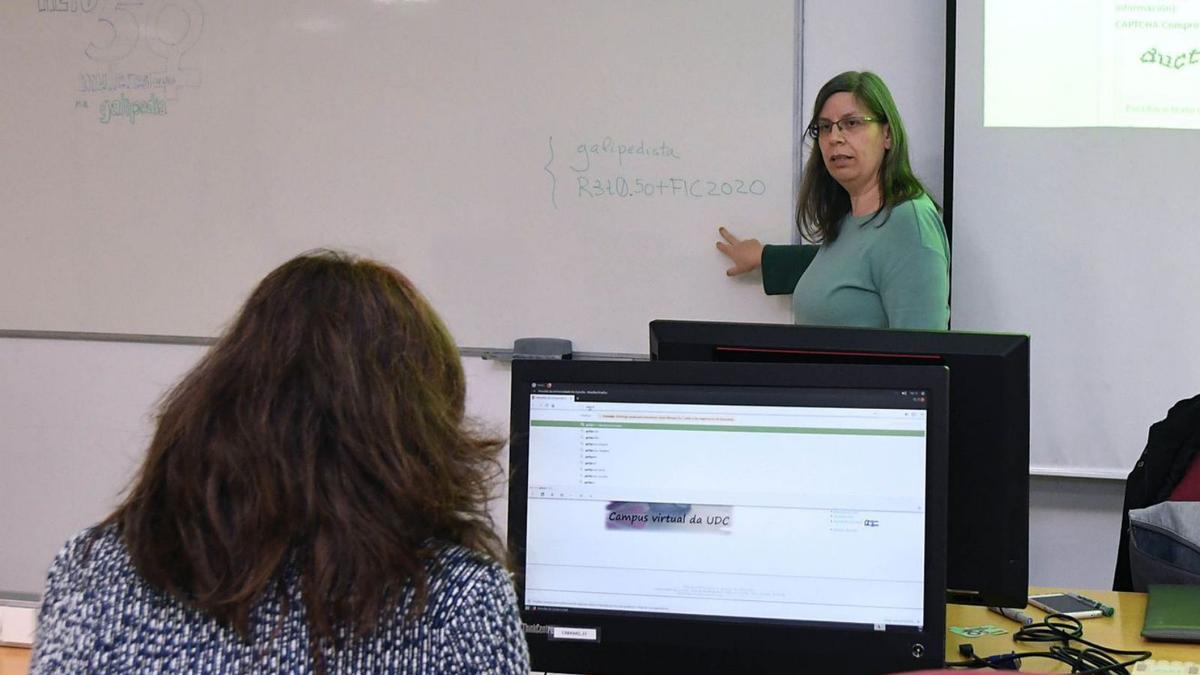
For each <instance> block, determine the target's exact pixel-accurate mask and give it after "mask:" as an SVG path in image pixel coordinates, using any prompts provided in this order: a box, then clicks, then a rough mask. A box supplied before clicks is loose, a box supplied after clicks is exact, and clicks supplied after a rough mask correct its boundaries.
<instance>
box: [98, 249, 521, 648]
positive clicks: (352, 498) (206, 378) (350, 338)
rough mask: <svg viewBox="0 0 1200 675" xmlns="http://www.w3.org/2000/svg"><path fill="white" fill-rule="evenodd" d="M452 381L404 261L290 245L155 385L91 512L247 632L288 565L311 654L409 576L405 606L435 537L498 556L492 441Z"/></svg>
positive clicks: (152, 576) (451, 348)
mask: <svg viewBox="0 0 1200 675" xmlns="http://www.w3.org/2000/svg"><path fill="white" fill-rule="evenodd" d="M464 392H465V383H464V376H463V371H462V366H461V362H460V359H459V354H458V350H457V348H456V347H455V345H454V342H453V340H452V339H451V337H450V335H449V333H448V332H447V330H446V328H445V326H443V325H442V322H441V321H440V320H439V319H438V317H437V315H436V314H435V313H434V311H433V310H432V308H431V307H430V306H429V304H428V303H427V302H426V301H425V299H424V298H423V297H421V295H420V294H419V293H418V292H417V291H416V289H415V288H414V287H413V286H412V284H411V283H409V281H408V280H407V279H406V278H405V277H404V276H403V275H401V274H400V273H399V272H397V271H396V270H394V269H392V268H390V267H387V266H385V265H382V264H379V263H376V262H372V261H368V260H360V259H355V258H352V257H349V256H347V255H345V254H341V253H336V252H329V251H320V252H315V253H311V254H306V255H302V256H300V257H297V258H295V259H293V260H291V261H289V262H287V263H285V264H284V265H282V266H281V267H279V268H278V269H276V270H275V271H273V272H271V273H270V275H268V276H267V277H266V278H265V279H264V280H263V281H262V283H260V284H259V286H258V288H257V289H255V290H254V292H253V293H252V294H251V296H250V298H249V299H248V300H247V302H246V304H245V306H244V307H243V308H242V310H241V312H240V314H239V315H238V316H237V318H236V319H235V320H234V322H233V324H232V326H231V327H230V328H229V330H228V332H227V333H226V334H225V335H224V336H223V337H221V338H220V340H219V341H218V342H217V343H216V345H215V346H213V347H212V349H211V350H210V351H209V352H208V353H207V355H206V356H205V357H204V358H203V360H202V361H201V362H200V364H199V365H198V366H197V367H196V368H195V369H194V370H193V371H192V372H191V373H190V374H188V375H187V376H186V378H185V379H183V380H182V381H181V382H180V383H179V384H178V385H177V386H176V387H175V388H174V390H172V391H171V392H170V393H169V394H168V395H167V397H166V398H165V399H164V401H163V403H162V406H161V410H160V414H159V419H158V428H157V431H156V433H155V434H154V437H153V440H152V442H151V444H150V448H149V451H148V453H147V456H146V459H145V463H144V464H143V465H142V467H141V470H140V474H139V475H138V476H137V477H136V479H135V480H134V484H133V485H132V487H131V488H130V491H129V493H128V495H127V497H126V498H125V500H124V501H123V503H122V504H121V505H120V506H119V507H118V508H117V509H116V511H115V512H114V513H112V514H111V515H110V516H109V517H108V519H107V520H106V521H105V523H104V524H107V525H114V526H115V527H116V528H117V531H118V532H119V534H120V536H121V537H122V539H123V540H124V542H125V545H126V547H127V549H128V551H129V554H130V556H131V558H132V562H133V564H134V566H135V567H136V569H137V570H138V572H140V573H141V575H142V576H143V577H144V578H145V579H146V580H147V581H148V582H150V583H151V584H153V585H155V586H157V587H159V588H162V589H165V590H167V591H169V592H170V593H172V594H174V595H175V596H177V597H179V598H180V599H181V600H182V601H183V602H184V603H185V604H187V605H190V606H192V607H195V608H198V609H200V610H203V611H204V612H206V613H208V614H210V615H212V616H214V617H215V618H217V619H218V620H220V621H221V622H223V623H225V624H226V625H229V626H232V627H233V628H235V629H236V630H237V632H238V633H239V634H241V635H242V637H243V638H247V639H248V636H249V627H248V626H249V622H250V617H249V614H250V612H251V610H252V608H253V607H254V604H255V602H256V601H257V600H258V599H260V598H261V597H262V596H263V594H264V592H266V591H268V587H269V586H270V585H271V584H272V583H275V582H276V579H277V574H278V572H279V570H280V569H281V568H282V567H283V566H284V565H285V564H287V565H294V569H295V570H296V571H297V572H298V574H299V580H300V586H301V589H302V591H303V593H302V597H303V602H304V605H305V610H306V616H307V621H308V624H309V626H310V629H311V637H312V638H313V643H310V649H311V650H313V652H314V654H315V650H316V647H315V642H316V641H318V640H322V639H325V638H330V637H334V636H336V635H338V634H341V633H342V631H343V630H344V629H349V630H350V631H351V632H352V633H356V634H360V635H361V634H366V633H367V632H369V631H370V630H372V629H373V627H374V626H375V625H376V624H377V622H378V620H379V617H380V616H381V613H382V612H385V611H387V610H389V609H393V608H395V607H397V606H398V603H399V601H400V600H401V599H402V596H403V595H404V593H406V592H407V589H409V588H411V589H414V590H413V593H414V598H415V601H414V603H413V604H412V605H411V609H412V610H414V611H420V609H421V607H422V606H423V603H424V601H425V599H426V597H427V590H428V589H427V581H428V575H427V571H426V566H427V565H428V564H429V562H430V561H431V560H432V559H433V558H434V556H435V554H436V547H437V545H439V543H449V544H458V545H461V546H464V547H466V548H468V549H471V550H474V551H478V552H480V553H483V554H485V555H487V556H489V557H491V558H493V559H496V560H501V561H502V560H503V555H504V554H503V552H502V551H503V549H502V545H501V543H500V541H499V539H498V538H497V536H496V535H495V533H494V530H493V527H492V526H493V523H492V522H491V518H490V517H489V516H488V513H487V510H486V505H487V501H488V499H489V498H490V497H491V494H490V492H491V488H492V486H493V485H494V481H495V479H496V478H497V477H498V476H499V475H500V474H499V464H498V463H497V462H496V456H497V453H498V452H499V451H500V449H501V448H502V446H503V441H502V440H501V439H498V438H493V437H490V436H486V435H481V434H479V433H477V432H475V431H473V430H472V429H471V428H469V426H468V425H467V424H466V422H465V420H464V413H463V406H464V396H465V393H464ZM101 529H102V528H97V531H99V530H101Z"/></svg>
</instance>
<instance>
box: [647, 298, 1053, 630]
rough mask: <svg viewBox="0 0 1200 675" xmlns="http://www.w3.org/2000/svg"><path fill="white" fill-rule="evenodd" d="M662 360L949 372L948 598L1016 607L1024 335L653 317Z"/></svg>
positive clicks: (1022, 528)
mask: <svg viewBox="0 0 1200 675" xmlns="http://www.w3.org/2000/svg"><path fill="white" fill-rule="evenodd" d="M650 357H651V358H652V359H658V360H671V361H678V360H683V361H733V362H773V363H831V364H834V363H844V364H850V363H855V364H892V365H900V366H924V365H929V364H940V365H944V366H946V367H947V368H948V369H949V372H950V441H949V443H950V449H949V452H950V455H949V492H948V506H949V512H948V522H947V528H948V549H947V556H948V557H947V570H946V574H947V598H948V599H949V600H950V601H951V602H957V603H965V604H980V605H994V606H1003V607H1024V606H1025V604H1026V601H1025V596H1026V594H1027V593H1028V586H1029V571H1028V570H1029V337H1028V336H1026V335H1007V334H990V333H962V332H953V331H902V330H878V329H859V328H830V327H817V326H792V325H783V324H743V323H720V322H699V321H665V320H663V321H653V322H651V324H650Z"/></svg>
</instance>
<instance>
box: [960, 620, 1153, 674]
mask: <svg viewBox="0 0 1200 675" xmlns="http://www.w3.org/2000/svg"><path fill="white" fill-rule="evenodd" d="M1013 642H1043V643H1058V644H1053V645H1051V646H1050V647H1049V648H1048V650H1047V651H1044V652H1013V653H1010V654H997V655H995V656H983V657H981V656H978V655H976V654H975V650H974V648H973V647H972V646H971V645H970V644H964V645H960V646H959V652H960V653H962V654H963V655H964V656H966V657H968V658H967V660H966V661H957V662H947V663H946V667H947V668H995V669H997V670H1016V669H1017V668H1018V667H1019V666H1020V659H1022V658H1043V659H1052V660H1054V661H1059V662H1061V663H1065V664H1067V665H1069V666H1071V672H1072V673H1078V674H1080V675H1084V674H1087V675H1093V674H1094V675H1101V674H1103V675H1129V671H1128V670H1127V668H1128V667H1129V666H1132V665H1133V664H1135V663H1137V662H1139V661H1145V660H1146V659H1148V658H1150V656H1151V653H1150V652H1148V651H1145V650H1127V649H1113V648H1111V647H1105V646H1103V645H1100V644H1096V643H1095V642H1091V641H1090V640H1085V639H1084V638H1083V623H1082V622H1081V621H1080V620H1079V619H1077V618H1075V617H1073V616H1068V615H1066V614H1050V615H1048V616H1047V617H1046V620H1045V621H1042V622H1040V623H1031V624H1029V625H1028V626H1022V627H1021V628H1020V629H1018V630H1017V632H1016V633H1014V634H1013ZM1072 642H1078V643H1081V644H1083V645H1086V647H1084V648H1082V649H1080V648H1078V647H1073V646H1071V643H1072ZM1121 656H1130V657H1134V658H1132V659H1129V660H1125V661H1121V660H1119V659H1118V657H1121Z"/></svg>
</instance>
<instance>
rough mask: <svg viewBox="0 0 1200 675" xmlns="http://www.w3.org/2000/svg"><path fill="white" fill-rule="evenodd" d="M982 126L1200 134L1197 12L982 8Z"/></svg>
mask: <svg viewBox="0 0 1200 675" xmlns="http://www.w3.org/2000/svg"><path fill="white" fill-rule="evenodd" d="M983 44H984V50H985V51H984V125H985V126H989V127H996V126H999V127H1159V128H1175V129H1200V3H1198V2H1194V1H1190V0H1175V1H1171V0H1166V1H1160V0H1142V1H1136V2H1132V1H1128V0H1086V1H1084V0H1071V1H1070V2H1062V1H1059V2H1045V0H1004V1H1003V2H987V3H985V4H984V40H983Z"/></svg>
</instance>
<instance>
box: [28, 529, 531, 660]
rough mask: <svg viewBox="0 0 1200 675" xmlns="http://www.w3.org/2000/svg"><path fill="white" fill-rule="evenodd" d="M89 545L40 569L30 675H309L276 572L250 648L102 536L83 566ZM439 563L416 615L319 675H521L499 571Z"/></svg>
mask: <svg viewBox="0 0 1200 675" xmlns="http://www.w3.org/2000/svg"><path fill="white" fill-rule="evenodd" d="M87 534H88V533H87V532H84V533H82V534H80V535H79V536H77V537H75V538H74V539H72V540H71V541H70V542H68V543H67V545H66V546H65V547H64V548H63V550H62V551H61V552H60V553H59V554H58V556H57V557H56V558H55V559H54V563H53V565H52V566H51V567H50V573H49V577H48V580H47V583H46V593H45V596H44V598H43V600H42V608H41V613H40V614H39V617H38V628H37V635H36V641H35V644H34V652H33V660H32V664H31V666H32V667H31V671H30V672H31V673H32V674H33V675H50V674H52V673H88V674H89V675H108V674H110V673H111V674H114V675H115V674H117V673H121V674H126V673H163V674H166V673H197V674H203V675H235V674H236V675H244V674H251V673H296V674H300V675H308V674H310V673H315V672H316V669H315V666H314V664H313V662H312V658H311V656H310V652H309V643H308V635H309V634H308V628H307V623H306V621H305V614H304V612H305V610H304V605H303V603H302V602H301V595H300V584H299V580H298V577H297V575H296V574H295V573H294V571H292V570H289V569H285V570H284V572H282V574H281V578H282V583H281V584H278V585H276V588H279V589H280V590H279V591H278V592H276V593H273V594H268V596H267V597H265V598H263V599H262V600H261V601H260V602H259V604H258V605H257V606H256V607H255V609H254V610H253V611H252V613H251V617H250V618H251V632H252V637H253V639H252V640H251V641H250V642H246V641H245V640H243V639H241V638H240V637H239V636H238V635H237V633H235V632H234V631H233V630H232V629H230V628H227V627H224V626H222V625H220V624H219V623H218V622H217V621H216V620H214V619H213V618H211V617H210V616H208V615H207V614H205V613H203V612H200V611H199V610H196V609H192V608H190V607H188V606H186V605H184V604H182V603H181V602H180V601H179V600H177V599H175V598H174V597H173V596H171V595H169V594H166V593H163V592H161V591H158V590H156V589H154V588H152V587H151V586H150V585H149V584H147V583H146V582H145V581H144V580H143V579H142V578H141V577H140V576H139V575H138V573H137V571H136V570H135V569H134V567H133V564H132V562H131V560H130V558H129V554H128V552H127V551H126V549H125V546H124V544H123V543H122V542H121V539H120V538H119V537H118V536H117V534H116V533H115V532H114V531H113V530H112V529H111V528H108V529H106V530H104V531H101V532H99V533H98V536H97V538H96V539H95V541H94V542H93V544H92V546H91V550H90V551H88V552H87V553H86V555H85V548H86V537H87ZM438 562H439V563H440V564H439V565H435V566H431V568H430V569H431V574H430V577H429V599H428V601H427V604H426V607H425V610H424V612H423V613H421V614H420V615H419V616H418V617H417V618H416V619H409V620H405V618H404V612H405V609H406V606H407V602H408V600H405V601H404V602H402V603H401V606H400V607H398V608H397V609H396V610H395V611H394V612H393V613H392V614H391V615H389V616H387V617H384V619H383V620H381V621H380V623H379V624H378V625H377V627H376V629H375V630H374V631H373V632H372V633H371V634H369V635H367V636H365V637H357V638H356V637H350V638H343V639H342V640H341V641H340V642H341V644H340V645H337V646H334V645H322V649H321V653H322V655H323V661H324V664H325V671H326V672H327V673H330V674H331V675H341V674H348V673H405V674H406V675H408V674H411V675H427V674H432V673H463V674H474V673H498V674H504V675H507V674H509V673H520V674H521V675H525V674H527V673H528V672H529V652H528V647H527V645H526V643H525V637H524V633H523V631H522V626H521V620H520V616H519V614H518V610H517V604H516V596H515V594H514V592H513V587H512V582H511V581H510V579H509V577H508V575H507V573H506V572H505V571H504V569H503V568H502V567H501V566H500V565H498V564H496V563H495V562H491V561H488V560H485V559H483V558H481V557H480V556H478V555H476V554H474V553H472V552H470V551H467V550H466V549H463V548H460V547H456V546H447V547H446V548H444V549H443V550H442V551H441V553H440V554H439V556H438ZM285 597H286V598H287V602H286V603H285V602H284V599H285ZM284 606H288V607H290V608H291V609H290V611H288V612H287V613H285V612H284V611H283V607H284Z"/></svg>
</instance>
